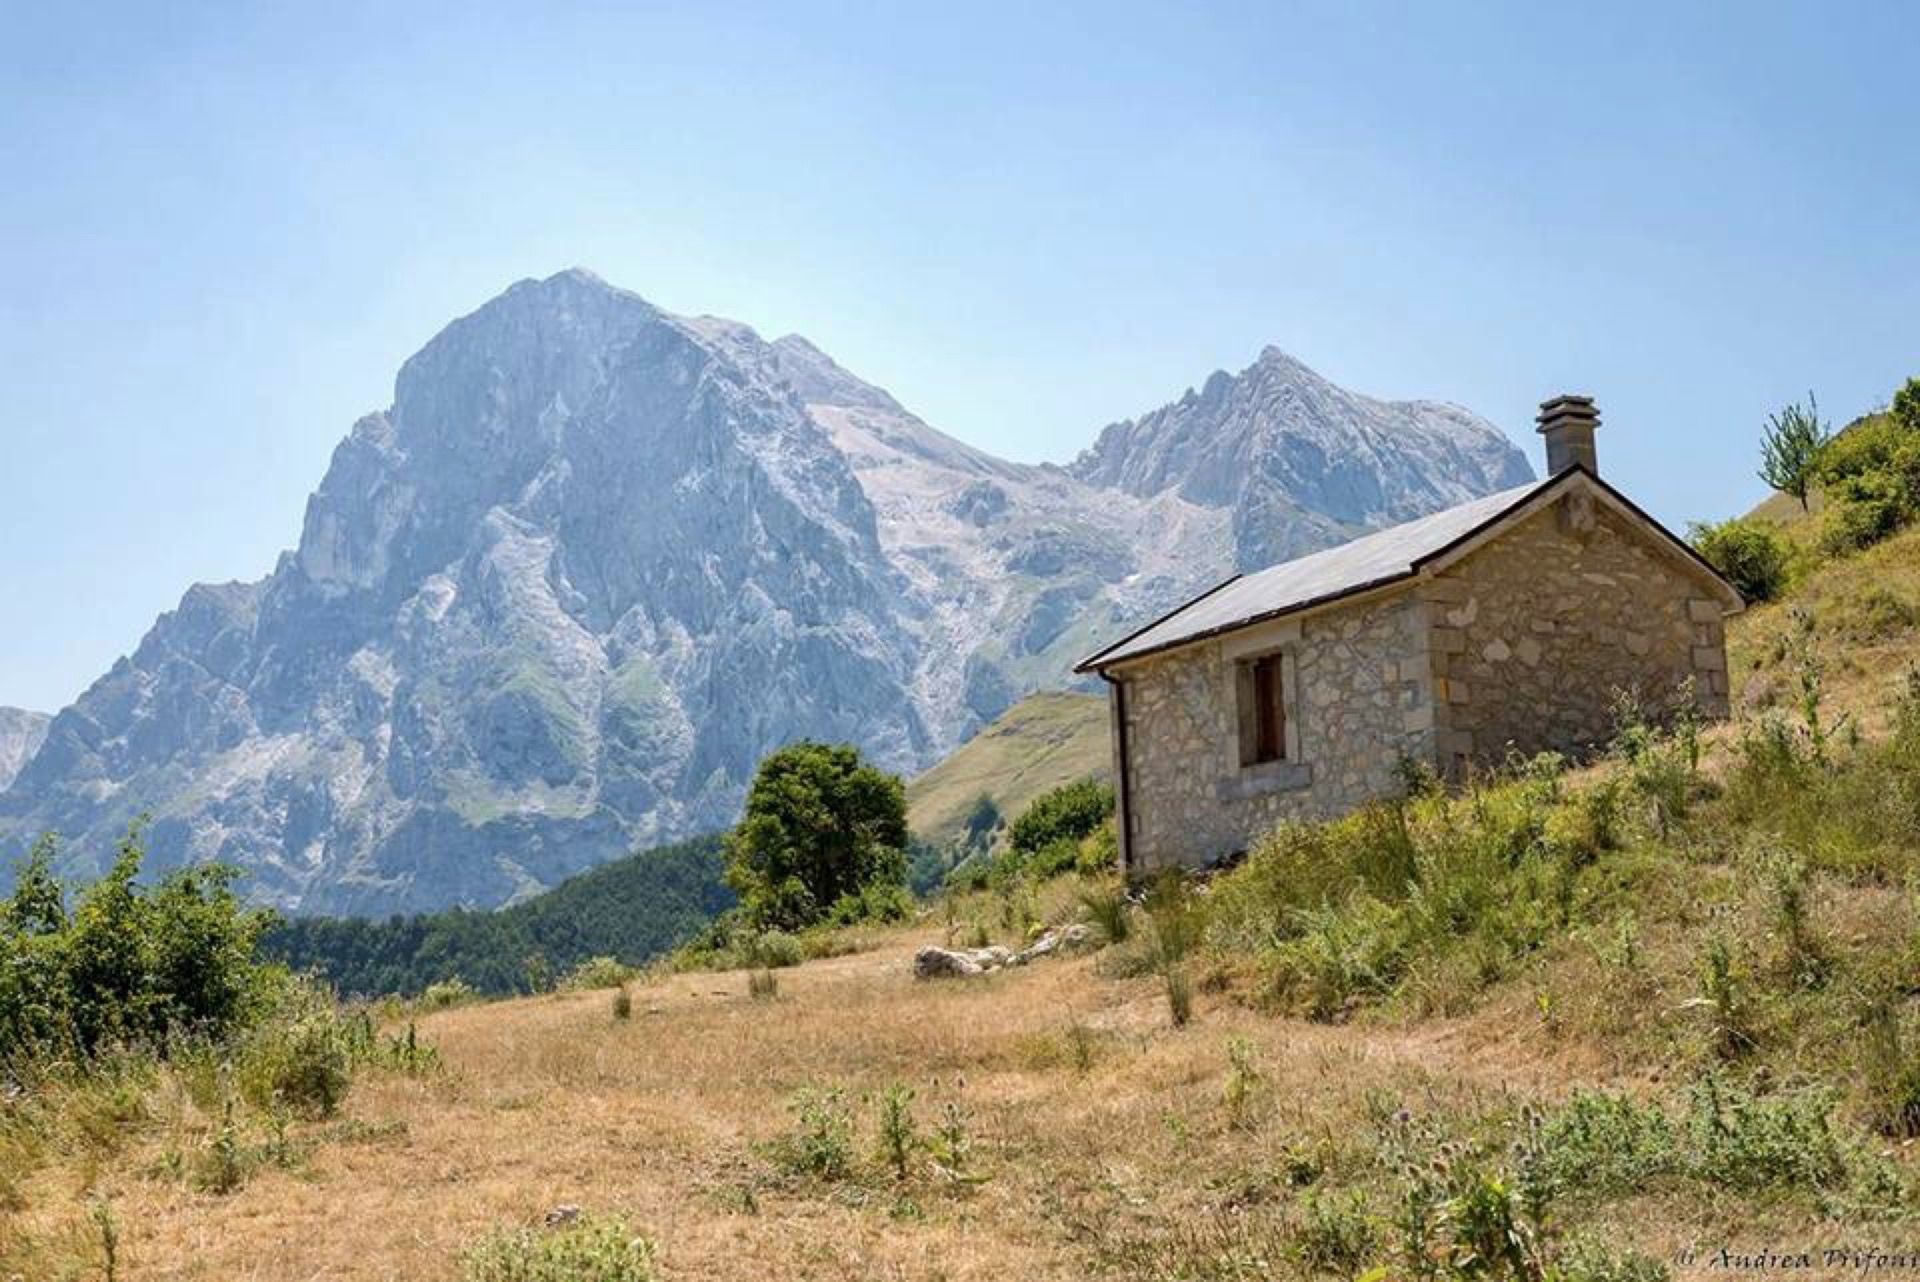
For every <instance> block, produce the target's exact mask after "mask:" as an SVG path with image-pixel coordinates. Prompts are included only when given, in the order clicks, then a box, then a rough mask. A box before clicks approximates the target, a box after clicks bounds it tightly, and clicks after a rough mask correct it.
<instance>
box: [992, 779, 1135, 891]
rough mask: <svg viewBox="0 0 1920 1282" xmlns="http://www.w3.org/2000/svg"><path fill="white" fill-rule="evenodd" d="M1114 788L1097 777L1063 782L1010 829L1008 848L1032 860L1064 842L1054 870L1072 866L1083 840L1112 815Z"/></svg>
mask: <svg viewBox="0 0 1920 1282" xmlns="http://www.w3.org/2000/svg"><path fill="white" fill-rule="evenodd" d="M1113 805H1114V802H1113V789H1112V787H1110V786H1109V785H1107V784H1104V783H1101V782H1100V781H1099V780H1097V779H1081V780H1077V781H1076V782H1074V783H1069V784H1063V785H1061V786H1060V787H1058V788H1055V789H1053V790H1052V791H1050V792H1044V793H1041V794H1040V795H1039V796H1038V797H1036V798H1034V799H1033V801H1032V803H1031V804H1029V805H1028V806H1027V808H1026V809H1025V810H1022V811H1021V812H1020V816H1019V818H1017V819H1015V820H1014V821H1013V824H1012V826H1011V827H1009V828H1008V829H1007V845H1008V848H1009V849H1011V850H1012V851H1014V852H1015V853H1016V854H1018V855H1019V856H1021V857H1022V860H1023V861H1025V860H1029V859H1031V858H1032V857H1034V856H1036V855H1038V854H1040V852H1041V851H1043V850H1046V849H1048V848H1049V847H1056V846H1061V845H1064V846H1065V847H1066V850H1065V852H1064V854H1063V855H1061V856H1059V857H1058V858H1057V859H1056V861H1055V862H1056V863H1057V865H1058V866H1057V867H1055V869H1054V870H1055V871H1064V869H1065V868H1066V867H1069V866H1071V865H1072V863H1073V860H1074V858H1075V857H1076V855H1077V853H1078V850H1079V846H1080V842H1081V840H1082V839H1083V838H1085V837H1087V836H1089V835H1091V834H1092V833H1093V831H1094V830H1095V829H1096V828H1098V827H1100V825H1101V824H1102V823H1104V822H1105V821H1106V820H1107V819H1108V818H1109V817H1110V816H1111V815H1112V814H1113Z"/></svg>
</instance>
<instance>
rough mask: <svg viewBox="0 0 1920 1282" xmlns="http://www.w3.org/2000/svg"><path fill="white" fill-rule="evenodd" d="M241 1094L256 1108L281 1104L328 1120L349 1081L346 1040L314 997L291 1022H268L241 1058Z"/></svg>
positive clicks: (249, 1041)
mask: <svg viewBox="0 0 1920 1282" xmlns="http://www.w3.org/2000/svg"><path fill="white" fill-rule="evenodd" d="M239 1060H240V1062H239V1074H238V1076H239V1083H240V1091H241V1093H242V1094H243V1095H245V1096H246V1099H247V1102H248V1103H250V1104H252V1105H253V1106H254V1107H256V1108H262V1109H265V1108H272V1107H275V1106H284V1107H286V1108H289V1109H291V1110H293V1111H294V1112H296V1113H299V1114H300V1115H302V1116H304V1117H316V1118H318V1117H331V1116H332V1115H333V1113H334V1111H335V1110H336V1109H338V1108H339V1107H340V1101H341V1100H343V1099H345V1098H346V1095H347V1088H348V1087H349V1085H350V1084H351V1083H352V1080H353V1071H352V1062H351V1059H350V1057H349V1054H348V1048H347V1037H346V1034H345V1032H344V1030H343V1029H342V1028H341V1026H340V1022H339V1019H338V1018H337V1017H336V1016H335V1014H334V1013H333V1011H332V1009H331V1008H330V1006H326V1005H323V1004H321V1002H320V1001H318V1000H317V999H315V1000H313V1001H311V1002H309V1003H307V1009H305V1010H303V1011H301V1012H300V1013H299V1014H297V1015H295V1016H294V1017H293V1018H291V1019H288V1020H285V1021H284V1022H282V1021H275V1022H273V1023H269V1024H267V1025H265V1026H264V1027H262V1028H261V1029H259V1030H258V1031H256V1032H255V1033H254V1034H253V1035H252V1036H250V1037H249V1038H248V1039H247V1042H246V1044H245V1045H244V1046H243V1047H242V1048H241V1051H240V1057H239Z"/></svg>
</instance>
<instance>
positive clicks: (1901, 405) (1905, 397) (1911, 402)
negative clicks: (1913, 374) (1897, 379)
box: [1891, 378, 1920, 432]
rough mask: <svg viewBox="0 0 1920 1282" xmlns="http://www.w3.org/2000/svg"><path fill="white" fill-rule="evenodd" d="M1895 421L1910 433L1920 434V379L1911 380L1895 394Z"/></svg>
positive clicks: (1893, 412)
mask: <svg viewBox="0 0 1920 1282" xmlns="http://www.w3.org/2000/svg"><path fill="white" fill-rule="evenodd" d="M1891 413H1892V414H1893V421H1894V422H1896V423H1898V424H1899V425H1900V426H1901V427H1904V428H1906V429H1907V430H1908V431H1909V432H1920V378H1910V379H1908V380H1907V382H1906V386H1904V387H1902V388H1901V389H1900V390H1899V391H1897V392H1895V393H1894V394H1893V408H1892V411H1891Z"/></svg>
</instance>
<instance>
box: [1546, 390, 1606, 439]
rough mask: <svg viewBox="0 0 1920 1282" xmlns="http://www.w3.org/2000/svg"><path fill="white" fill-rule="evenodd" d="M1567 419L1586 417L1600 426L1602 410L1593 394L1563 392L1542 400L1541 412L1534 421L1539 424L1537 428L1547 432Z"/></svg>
mask: <svg viewBox="0 0 1920 1282" xmlns="http://www.w3.org/2000/svg"><path fill="white" fill-rule="evenodd" d="M1566 419H1586V420H1587V421H1588V422H1590V423H1592V424H1594V425H1595V426H1598V425H1599V423H1600V410H1599V407H1597V406H1596V405H1594V403H1593V398H1592V397H1591V396H1581V395H1578V394H1577V393H1573V392H1563V393H1561V394H1560V395H1558V396H1555V397H1552V398H1550V399H1548V400H1544V401H1541V402H1540V413H1539V415H1538V416H1536V417H1535V419H1534V422H1536V423H1538V424H1539V427H1538V428H1537V429H1536V430H1538V431H1542V432H1545V431H1547V430H1549V429H1550V428H1552V427H1554V426H1556V425H1558V424H1559V423H1560V422H1562V421H1564V420H1566Z"/></svg>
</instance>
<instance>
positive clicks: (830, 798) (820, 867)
mask: <svg viewBox="0 0 1920 1282" xmlns="http://www.w3.org/2000/svg"><path fill="white" fill-rule="evenodd" d="M906 847H907V793H906V788H905V786H904V785H903V784H902V783H901V782H900V777H899V776H898V775H892V774H888V773H887V772H886V771H884V770H881V769H878V768H877V767H874V766H871V765H868V764H866V763H865V762H863V761H862V760H861V759H860V753H859V750H858V749H856V748H854V747H852V746H851V745H848V744H825V743H814V742H812V741H802V742H800V743H794V744H789V745H788V746H786V747H784V748H782V749H780V750H779V751H778V752H776V753H774V754H773V755H772V756H770V757H768V758H767V759H766V760H765V761H762V762H761V763H760V769H759V770H758V771H757V772H756V773H755V774H754V778H753V786H752V788H750V789H749V790H748V792H747V809H746V814H745V816H744V817H743V818H742V819H741V820H740V823H739V825H738V826H737V827H736V828H734V830H733V831H732V832H731V833H730V834H728V836H727V884H728V885H730V886H732V887H733V888H734V890H735V891H737V892H738V893H739V895H740V907H741V911H742V913H743V914H744V915H745V916H746V919H747V920H748V921H749V922H751V923H752V924H753V925H755V926H758V927H762V928H766V927H773V928H778V929H782V930H795V929H799V928H801V927H804V926H810V925H812V924H814V923H815V922H818V921H821V920H823V919H824V918H826V916H827V915H828V914H829V912H830V911H831V910H832V909H833V907H834V905H835V904H836V903H837V902H838V901H840V900H841V899H843V898H845V897H848V896H854V897H858V896H860V895H861V894H862V892H864V891H865V890H867V889H868V888H869V887H873V886H876V885H878V886H898V885H900V884H901V883H903V882H904V881H905V880H906V872H907V861H906V855H905V853H904V852H905V850H906Z"/></svg>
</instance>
